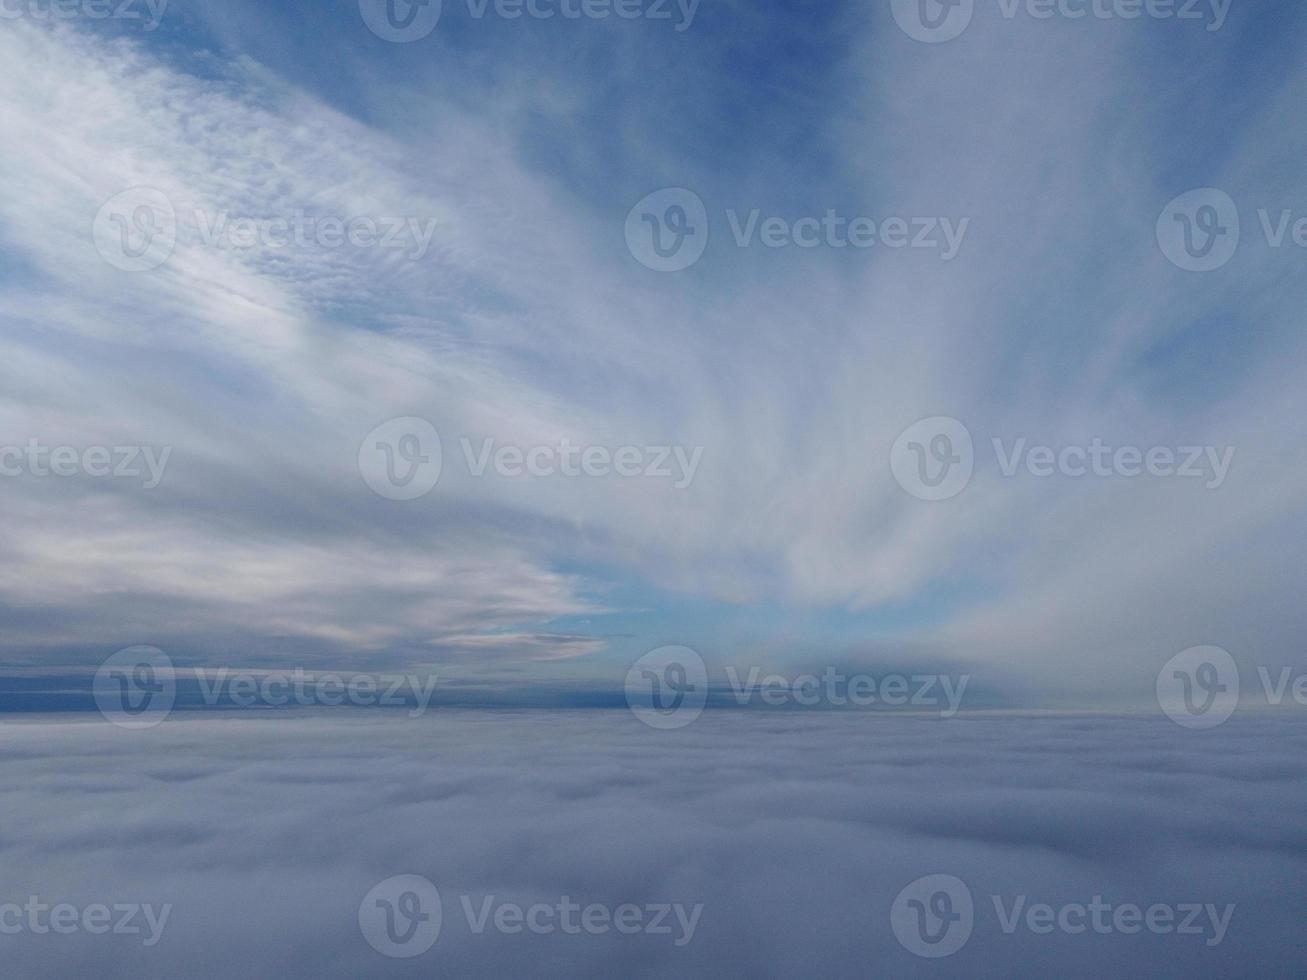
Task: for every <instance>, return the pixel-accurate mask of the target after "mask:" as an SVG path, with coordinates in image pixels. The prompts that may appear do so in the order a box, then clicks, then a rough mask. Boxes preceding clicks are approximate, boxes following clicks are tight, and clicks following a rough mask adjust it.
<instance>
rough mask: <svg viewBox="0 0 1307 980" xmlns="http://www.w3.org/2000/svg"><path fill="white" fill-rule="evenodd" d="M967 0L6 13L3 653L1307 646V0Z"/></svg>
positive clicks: (588, 663) (1106, 676)
mask: <svg viewBox="0 0 1307 980" xmlns="http://www.w3.org/2000/svg"><path fill="white" fill-rule="evenodd" d="M923 2H925V3H926V8H914V7H913V5H912V4H897V3H894V4H892V3H890V2H889V0H886V2H875V3H843V2H835V3H828V2H823V3H815V2H811V3H809V2H794V3H784V4H780V3H778V4H770V3H768V4H744V3H738V2H736V3H731V2H724V0H703V2H702V3H700V4H695V5H692V6H691V5H689V4H685V5H680V6H678V5H676V4H666V5H663V4H654V3H653V2H652V0H650V2H647V3H643V4H639V3H637V4H634V5H632V6H629V7H627V8H623V9H629V10H631V11H635V12H637V13H638V14H639V16H632V17H630V18H626V17H618V16H616V15H613V16H609V17H607V18H604V19H598V18H596V17H593V16H584V15H583V16H564V13H563V11H564V10H565V9H566V10H569V11H573V12H575V11H576V10H578V9H579V7H578V6H577V5H568V4H566V3H563V2H562V0H559V2H556V3H543V0H542V3H543V5H542V6H534V7H533V8H532V9H535V10H539V11H542V12H554V13H555V14H556V15H555V16H553V17H549V18H544V17H536V16H529V15H524V16H520V17H509V16H503V15H502V12H503V8H502V7H497V6H496V5H495V4H493V3H491V4H490V5H489V6H481V5H479V4H478V3H472V2H470V0H468V2H455V0H444V3H443V4H440V3H437V4H435V5H434V7H432V6H431V5H427V6H426V7H413V8H409V7H408V6H407V5H406V4H402V3H401V4H400V6H401V7H403V8H404V9H403V10H400V9H398V8H395V9H392V11H391V14H392V15H397V16H398V20H396V21H395V22H399V21H402V20H403V19H404V15H405V13H406V12H407V13H411V14H413V17H414V18H415V20H413V21H412V22H411V24H410V26H409V27H408V28H405V29H403V30H407V31H409V32H410V35H411V33H412V32H413V31H414V30H415V28H414V26H413V25H416V28H417V29H423V28H426V27H429V28H430V30H429V31H428V32H427V33H425V34H424V35H423V36H421V37H413V36H408V37H404V38H400V39H398V40H396V39H387V38H386V37H385V36H383V35H385V34H386V33H387V31H388V28H387V27H386V26H385V25H386V24H387V23H390V21H387V20H386V19H385V18H386V11H385V9H384V4H380V3H373V2H372V0H364V2H363V3H362V4H360V3H359V2H357V0H351V2H346V0H339V2H325V0H324V2H308V0H305V2H295V0H276V2H259V3H252V2H246V0H229V2H224V3H222V4H214V3H199V2H191V0H172V2H171V3H168V4H167V5H166V6H164V7H163V8H162V9H160V7H159V5H158V4H156V5H155V7H154V8H148V7H147V6H146V5H145V4H144V3H143V2H142V3H137V4H135V5H132V6H130V7H128V8H126V11H127V12H132V13H139V14H140V15H141V16H140V17H138V18H128V17H110V18H105V19H99V18H96V17H93V16H89V15H87V14H84V13H82V12H81V8H71V9H73V10H74V14H75V15H73V16H68V17H59V18H55V17H50V16H45V14H46V13H47V12H48V10H49V8H48V7H46V6H44V5H42V4H41V3H39V2H36V0H6V3H5V4H4V5H3V13H2V15H0V62H2V63H3V64H4V65H5V68H4V70H3V71H0V470H3V473H4V475H2V476H0V501H2V502H3V506H4V513H5V517H6V519H5V520H4V521H3V522H0V618H2V619H3V622H4V626H3V629H0V662H2V663H3V664H4V665H5V667H6V668H7V669H11V670H18V669H23V670H26V671H29V672H30V671H36V672H37V673H40V672H42V671H45V672H49V673H51V674H52V675H53V674H58V673H60V672H72V673H76V672H78V671H82V672H89V671H92V670H94V668H95V667H96V666H97V665H98V664H100V663H101V662H102V661H103V660H104V659H105V658H106V657H107V656H109V655H110V654H111V653H113V652H114V651H116V650H118V649H121V648H125V647H130V646H133V645H136V644H148V645H150V646H155V647H158V648H160V649H162V650H165V651H167V653H168V654H169V656H170V657H172V658H173V660H174V661H175V662H177V663H179V664H188V665H197V666H219V665H235V666H242V667H256V668H269V669H271V668H282V667H292V666H295V665H305V664H307V665H312V666H315V667H331V668H335V669H383V668H384V669H405V670H407V669H413V668H418V667H422V668H425V667H428V666H435V667H439V669H440V670H441V671H442V672H444V675H445V676H448V677H452V678H455V679H463V680H465V681H467V682H468V683H473V682H475V683H477V684H480V685H482V686H483V688H489V689H492V690H493V689H499V690H510V689H511V690H512V691H515V692H518V694H517V695H516V696H521V697H529V695H530V693H531V692H550V694H549V696H550V697H557V698H560V699H561V700H562V701H566V700H567V699H568V697H569V696H574V697H575V698H576V699H577V700H578V702H579V701H580V700H582V699H583V698H588V697H590V696H591V694H592V692H593V691H595V690H610V691H611V690H616V691H620V689H621V683H622V678H623V676H624V674H625V673H626V670H627V668H628V667H629V666H630V665H631V664H632V662H633V661H635V660H636V658H638V657H640V656H641V655H642V654H644V653H646V652H647V651H649V650H652V649H654V648H658V647H661V646H664V645H667V644H681V645H686V646H689V647H691V648H693V649H694V650H696V651H698V652H699V653H700V654H701V655H702V656H703V657H704V658H705V659H706V660H707V661H708V662H709V664H710V668H711V670H712V671H713V672H715V671H717V670H718V669H720V668H721V667H722V666H723V665H731V664H735V665H749V664H762V665H764V666H765V667H766V668H767V669H775V670H781V671H788V672H791V673H792V672H794V671H797V670H803V669H810V668H812V669H818V670H819V669H820V668H821V667H822V666H826V665H831V664H836V665H855V666H862V667H866V668H867V669H877V670H882V671H883V670H886V669H895V670H902V671H905V672H912V671H917V670H922V671H924V670H929V671H944V670H950V671H963V670H965V671H966V672H968V674H969V675H971V676H972V677H973V678H974V679H975V681H974V682H975V685H976V686H975V690H976V691H982V692H985V694H984V699H985V700H984V701H983V703H986V704H992V705H1000V706H1021V707H1041V706H1086V707H1091V706H1092V707H1102V706H1108V707H1121V706H1135V705H1139V704H1144V703H1149V702H1150V701H1151V699H1152V697H1153V689H1154V683H1155V680H1156V677H1157V673H1158V670H1159V668H1161V667H1162V665H1163V664H1165V663H1166V662H1167V661H1168V660H1169V658H1171V657H1173V656H1175V655H1176V654H1177V653H1179V652H1180V651H1182V650H1185V649H1186V648H1190V647H1194V646H1198V645H1215V646H1219V647H1222V648H1224V649H1226V650H1228V651H1230V652H1231V654H1232V655H1233V656H1234V659H1235V661H1236V662H1237V663H1238V664H1239V667H1240V669H1241V670H1242V671H1245V672H1247V676H1249V677H1251V676H1252V673H1251V672H1252V671H1253V669H1254V667H1255V666H1257V665H1273V666H1275V667H1276V668H1277V669H1278V666H1279V665H1289V666H1293V667H1295V668H1299V669H1300V668H1302V667H1307V651H1305V650H1304V648H1303V644H1302V642H1301V637H1302V635H1303V627H1304V625H1307V623H1304V619H1305V617H1307V614H1305V613H1304V607H1303V605H1302V603H1301V601H1300V600H1301V591H1302V589H1301V586H1302V577H1301V553H1302V549H1303V545H1304V541H1305V540H1307V535H1305V533H1304V532H1305V531H1307V521H1305V520H1304V509H1303V506H1302V501H1303V499H1304V498H1305V496H1307V463H1304V461H1303V458H1302V454H1301V452H1300V450H1301V447H1302V445H1303V438H1304V435H1307V411H1305V409H1307V395H1305V394H1304V392H1305V391H1307V387H1304V385H1303V384H1302V379H1303V355H1304V346H1305V344H1307V340H1305V339H1304V334H1303V331H1302V328H1301V311H1302V310H1303V308H1304V299H1307V296H1305V293H1307V277H1304V276H1303V275H1302V274H1301V273H1302V270H1303V268H1304V264H1305V263H1307V248H1305V246H1307V226H1298V225H1297V222H1299V221H1300V220H1302V219H1304V218H1307V181H1305V180H1304V177H1303V169H1302V161H1303V159H1304V156H1305V155H1307V129H1304V127H1303V126H1302V122H1301V111H1302V106H1303V104H1304V102H1305V101H1307V62H1304V61H1303V59H1302V58H1301V55H1300V52H1301V51H1302V49H1303V44H1304V41H1305V40H1307V11H1304V10H1303V9H1302V6H1301V5H1300V4H1298V3H1293V2H1259V3H1252V2H1241V0H1233V2H1231V3H1229V4H1228V5H1227V4H1222V3H1203V4H1195V5H1193V7H1192V10H1191V12H1192V13H1193V14H1194V16H1192V17H1188V16H1186V17H1184V18H1179V17H1168V18H1161V17H1150V16H1145V17H1140V18H1127V17H1123V16H1096V15H1093V14H1090V15H1089V16H1086V17H1075V16H1069V15H1068V12H1071V13H1074V11H1075V10H1079V9H1080V8H1079V7H1078V6H1077V5H1075V4H1072V5H1071V6H1070V7H1066V6H1065V5H1064V6H1063V7H1062V8H1054V9H1053V13H1052V15H1051V16H1049V17H1047V18H1045V17H1042V16H1035V15H1034V14H1033V13H1032V11H1031V8H1028V7H1026V6H1025V5H1021V4H1016V5H1014V4H1012V3H1009V2H1007V0H1004V2H999V0H988V2H987V0H976V3H974V4H965V3H964V4H963V5H962V6H961V7H959V8H957V9H956V10H953V12H952V13H950V14H949V15H948V16H949V17H953V18H960V19H954V20H952V21H948V22H946V23H945V25H944V28H943V29H944V30H946V31H951V30H952V29H954V28H957V29H959V30H960V33H958V35H957V36H956V37H953V38H951V39H948V40H940V37H939V35H938V34H935V35H934V36H931V34H930V32H931V31H932V30H935V29H933V28H930V27H929V26H928V25H927V24H926V22H925V21H923V20H921V19H920V13H921V10H923V9H927V8H929V5H930V3H932V2H933V0H923ZM605 9H606V8H605ZM940 9H941V11H942V10H943V9H944V8H940ZM948 9H951V10H952V8H948ZM1095 9H1100V10H1103V9H1107V10H1110V9H1112V8H1111V6H1110V5H1108V6H1107V7H1099V8H1095ZM1117 9H1120V8H1119V5H1118V8H1117ZM151 10H153V11H155V12H156V13H157V14H158V16H157V17H155V16H153V15H152V14H151ZM433 11H438V13H439V17H438V21H437V22H435V23H431V21H430V18H431V14H432V12H433ZM510 12H511V10H510ZM478 13H479V15H478ZM664 13H665V14H666V15H667V16H666V17H664V16H662V15H663V14H664ZM1009 15H1010V16H1009ZM914 17H917V18H918V19H917V20H916V21H915V22H914V20H913V18H914ZM968 17H969V19H967V18H968ZM379 18H380V19H379ZM392 20H395V18H394V17H392ZM963 20H965V25H964V26H962V27H960V28H959V25H960V24H962V21H963ZM914 24H915V26H914ZM370 25H371V26H370ZM905 25H906V26H905ZM389 30H391V31H401V29H400V28H394V27H392V28H390V29H389ZM914 32H915V33H916V34H917V35H922V36H914ZM923 32H924V34H923ZM923 37H924V39H923ZM1196 190H1199V191H1200V196H1199V197H1197V198H1194V197H1189V198H1185V197H1183V195H1186V194H1189V192H1192V191H1196ZM1231 208H1233V209H1234V210H1233V211H1232V210H1231ZM332 220H335V221H336V222H337V228H336V231H335V233H334V235H333V233H332V231H331V230H330V227H329V222H330V221H332ZM342 222H343V223H347V224H346V227H347V228H349V229H352V230H351V231H350V233H349V234H348V235H345V236H344V237H343V238H342V232H341V231H340V227H339V226H340V224H341V223H342ZM161 229H163V231H162V232H161ZM369 229H371V232H369ZM296 230H298V231H300V232H303V236H302V237H296V236H295V234H294V232H295V231H296ZM1235 231H1237V232H1238V241H1237V247H1236V246H1235V243H1234V232H1235ZM1185 234H1188V235H1189V236H1190V237H1189V239H1184V238H1183V236H1184V235H1185ZM142 242H145V243H147V244H146V245H142V244H141V243H142ZM669 243H670V244H669ZM1227 246H1229V249H1227ZM678 266H679V267H678ZM941 419H944V420H950V421H948V422H947V425H946V426H945V427H944V428H940V423H939V421H938V420H941ZM919 425H920V426H924V427H919V428H914V427H915V426H919ZM433 433H434V434H435V435H436V437H437V439H436V440H433V439H432V438H431V435H432V434H433ZM940 439H943V440H944V441H943V442H941V441H940ZM33 441H35V445H37V446H38V447H44V449H45V450H47V451H49V450H53V449H54V448H55V447H72V449H73V450H75V451H76V453H75V455H76V462H75V463H69V464H68V465H69V467H70V468H71V469H72V470H75V471H76V472H70V473H69V475H56V474H53V473H51V472H49V467H46V468H45V469H44V470H43V468H42V463H41V462H40V459H39V458H38V459H37V461H36V462H33V461H32V457H31V455H30V454H28V453H27V451H26V448H25V447H29V446H31V445H33ZM564 441H566V442H564ZM995 441H997V443H998V445H997V446H996V445H995ZM564 445H569V446H571V447H574V450H575V453H574V457H573V458H572V459H571V462H570V463H568V462H567V460H566V459H564V456H563V452H564V451H563V449H562V448H561V447H562V446H564ZM1093 445H1100V446H1104V447H1107V449H1106V450H1105V452H1107V453H1109V454H1110V453H1115V452H1116V450H1118V449H1120V448H1122V447H1126V448H1127V449H1133V450H1137V451H1138V454H1139V457H1140V458H1141V459H1142V458H1143V457H1145V456H1146V454H1148V453H1149V452H1150V451H1153V450H1156V451H1157V452H1158V453H1161V454H1165V453H1170V454H1171V455H1172V456H1173V457H1175V465H1174V466H1171V467H1170V469H1171V470H1173V471H1174V470H1184V469H1190V470H1191V471H1192V472H1190V473H1189V474H1188V475H1181V473H1180V472H1166V470H1167V465H1166V464H1165V462H1164V461H1165V459H1167V458H1168V457H1167V456H1165V455H1157V456H1154V457H1150V458H1152V459H1154V461H1155V462H1157V466H1155V467H1153V469H1155V470H1156V471H1157V472H1153V471H1152V470H1144V471H1141V470H1140V466H1141V464H1139V463H1138V461H1136V462H1135V463H1134V464H1132V463H1131V462H1130V459H1131V457H1129V456H1128V455H1127V456H1126V457H1116V456H1104V457H1103V458H1104V459H1112V460H1115V462H1112V463H1111V464H1110V465H1107V464H1105V465H1107V469H1106V470H1104V472H1102V473H1097V472H1094V471H1092V470H1090V471H1086V469H1085V461H1086V459H1087V454H1088V453H1089V451H1090V447H1091V446H1093ZM505 447H507V449H508V455H506V456H505V455H497V454H499V453H500V451H501V450H503V449H504V448H505ZM1033 447H1048V453H1047V455H1048V457H1049V458H1051V459H1054V460H1056V462H1054V463H1050V464H1048V465H1049V466H1051V467H1052V469H1051V470H1048V469H1042V470H1041V466H1043V465H1044V464H1043V463H1042V462H1040V458H1041V457H1040V456H1039V455H1037V454H1036V452H1035V449H1034V448H1033ZM1190 447H1192V448H1193V450H1195V452H1194V453H1193V454H1191V453H1190V452H1189V449H1190ZM93 448H98V449H100V450H103V451H104V453H103V455H105V456H107V457H108V458H109V460H112V464H111V465H110V464H109V463H108V462H106V460H105V459H103V458H101V456H98V455H91V454H90V452H89V451H90V450H91V449H93ZM119 448H122V449H123V450H124V451H123V452H121V453H120V452H118V450H119ZM1068 448H1070V449H1071V450H1072V453H1071V455H1067V454H1066V452H1065V450H1067V449H1068ZM6 449H11V450H13V451H12V452H9V453H6V452H5V450H6ZM624 449H625V450H629V452H627V453H626V454H625V455H623V450H624ZM588 450H593V451H594V453H593V454H592V456H591V457H590V460H591V462H590V463H584V464H583V463H582V460H583V458H584V457H583V456H582V454H583V453H584V452H586V451H588ZM533 451H535V455H534V459H535V460H536V464H535V465H534V470H533V469H532V468H531V464H529V463H527V462H525V460H529V459H530V458H532V453H533ZM514 452H516V453H518V455H517V456H514V455H513V453H514ZM1027 452H1028V453H1029V454H1028V455H1027ZM129 456H130V459H129V458H128V457H129ZM955 457H956V458H955ZM963 457H966V461H965V464H964V463H963ZM46 458H47V460H52V459H53V457H48V456H47V457H46ZM435 459H438V461H439V462H438V464H436V463H434V462H433V460H435ZM1184 459H1189V460H1190V462H1191V463H1193V464H1194V465H1193V466H1192V467H1182V466H1181V465H1179V464H1180V461H1182V460H1184ZM1077 461H1078V462H1079V464H1080V465H1079V466H1077ZM120 462H121V463H122V464H123V465H122V466H121V467H119V466H118V463H120ZM619 462H620V463H621V464H622V466H623V467H624V468H625V474H626V475H621V473H619V472H618V464H619ZM955 463H956V464H957V466H958V468H952V467H954V465H955ZM1150 465H1151V464H1150ZM106 466H108V467H109V469H110V470H111V472H110V474H109V475H98V474H101V473H103V471H104V469H105V468H106ZM6 467H7V468H6ZM388 467H389V468H388ZM568 467H570V468H571V469H572V472H571V473H570V474H569V472H567V469H568ZM939 467H943V468H944V469H943V470H940V469H939ZM119 468H121V469H122V470H124V471H132V473H135V474H136V475H132V473H128V472H124V473H122V474H120V475H114V473H113V471H116V470H117V469H119ZM419 471H420V472H419ZM437 471H438V472H437ZM944 471H947V473H948V474H951V476H949V477H948V480H951V481H952V482H948V480H946V481H945V482H942V483H941V482H939V481H937V480H936V476H938V473H939V472H944ZM1040 473H1042V474H1043V475H1039V474H1040ZM914 474H916V477H914ZM415 475H416V483H415V482H412V479H411V478H413V477H414V476H415ZM433 475H435V476H436V478H435V481H434V482H433V483H431V484H430V485H429V486H426V485H424V482H425V481H430V480H431V479H432V477H433ZM406 478H410V479H406ZM959 482H960V483H961V484H962V485H961V486H959V485H958V484H959ZM419 492H420V495H416V496H412V497H411V499H403V498H405V497H409V496H410V495H411V494H419ZM933 497H939V498H940V499H930V498H933ZM522 692H526V693H525V694H523V693H522ZM559 692H561V693H559ZM586 703H590V702H589V701H587V702H586Z"/></svg>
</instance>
